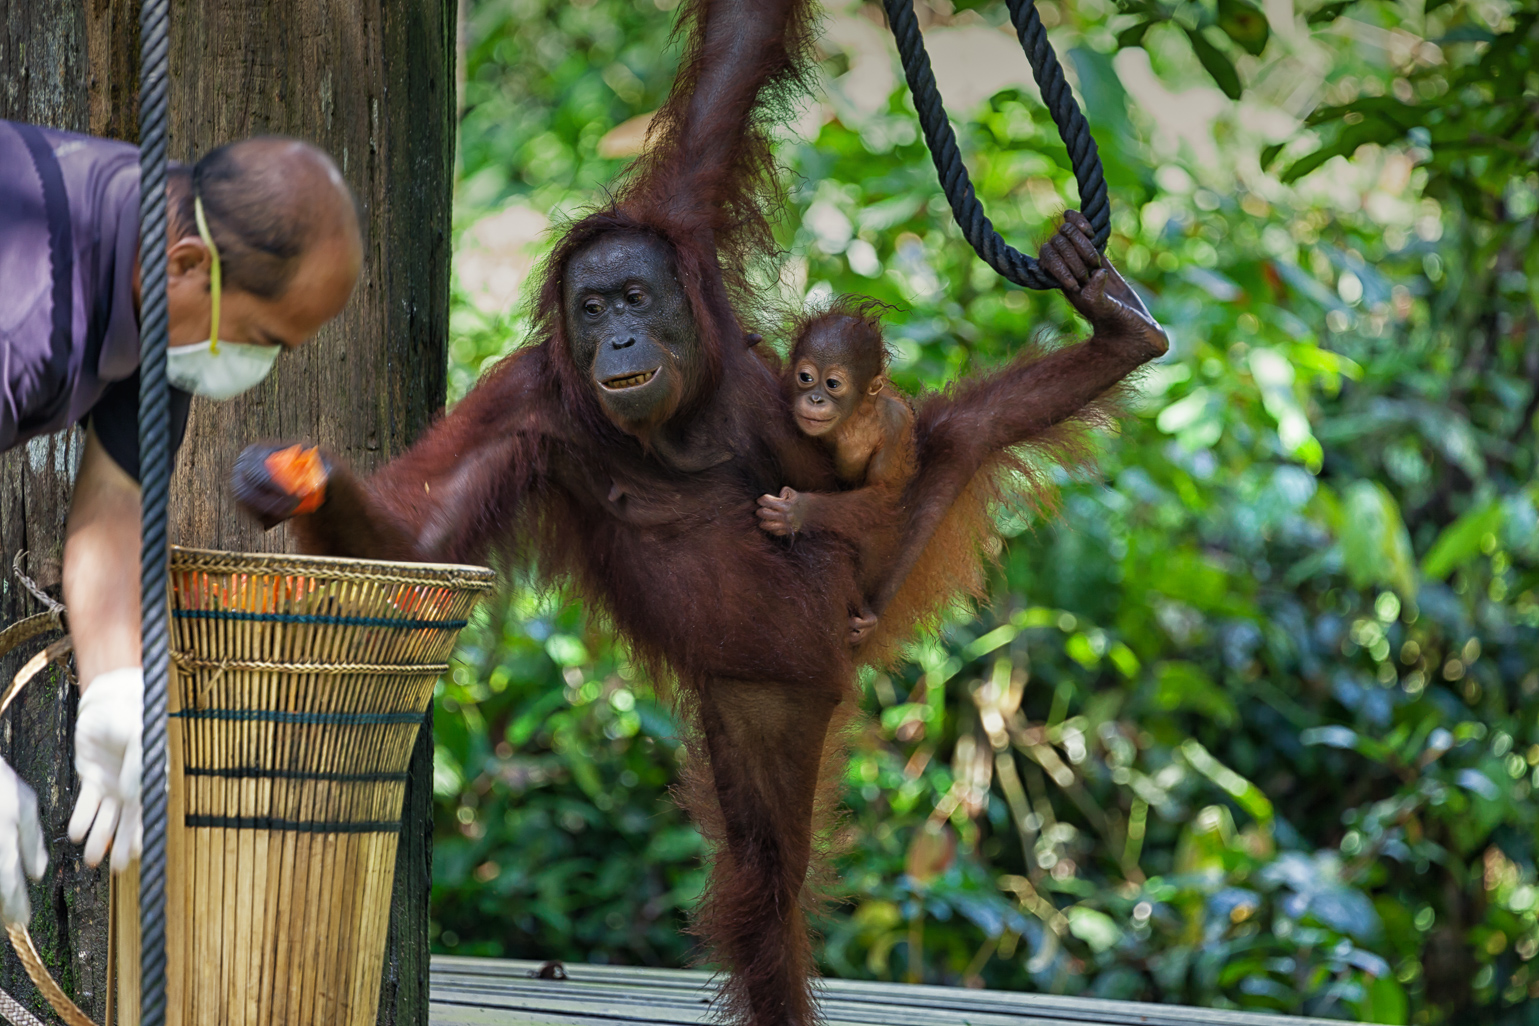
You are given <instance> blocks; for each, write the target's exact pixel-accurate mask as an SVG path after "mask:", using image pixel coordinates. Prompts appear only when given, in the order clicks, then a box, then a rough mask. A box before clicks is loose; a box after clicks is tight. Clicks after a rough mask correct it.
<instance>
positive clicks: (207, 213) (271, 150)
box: [174, 136, 363, 299]
mask: <svg viewBox="0 0 1539 1026" xmlns="http://www.w3.org/2000/svg"><path fill="white" fill-rule="evenodd" d="M179 171H181V173H180V174H178V175H176V177H177V178H181V179H182V181H181V182H178V183H177V184H178V185H181V186H182V188H180V189H177V192H178V195H176V197H175V204H174V209H175V213H174V217H175V220H176V228H177V229H178V230H179V233H180V234H181V235H184V236H187V235H194V234H196V232H197V222H196V219H195V217H194V212H193V202H194V200H195V199H201V200H202V201H203V215H204V217H205V218H206V219H207V220H208V226H209V231H210V232H211V233H212V235H213V237H214V243H215V245H217V246H218V247H219V256H220V263H221V264H222V265H223V270H224V284H225V287H226V288H229V289H239V290H241V291H244V292H249V293H251V294H252V295H255V296H258V297H260V298H263V299H277V298H279V297H280V296H282V295H283V294H284V292H285V291H286V290H287V289H288V287H289V286H290V284H291V283H292V282H293V281H294V279H295V277H296V275H297V274H298V272H299V271H300V269H301V266H304V267H306V268H307V270H308V269H311V268H310V265H311V264H312V263H316V262H315V261H312V260H311V259H309V258H310V257H312V256H315V255H318V254H317V253H315V252H314V251H316V250H324V251H327V256H328V257H329V258H330V260H331V261H334V262H332V263H331V265H330V266H331V267H332V268H333V269H334V270H336V271H347V272H349V273H348V274H347V277H348V278H349V279H350V280H349V281H348V282H347V291H351V288H352V281H351V279H353V278H356V277H357V269H358V262H359V261H360V260H361V259H362V251H363V246H362V238H361V235H360V232H359V228H358V211H357V206H356V204H355V202H354V199H353V194H352V192H351V191H350V190H349V189H348V187H347V183H345V182H344V181H343V180H342V175H341V174H340V173H339V172H338V171H337V166H336V165H335V164H334V163H332V160H331V158H330V157H328V156H327V155H326V154H325V153H323V152H322V151H321V150H318V149H316V148H315V147H314V146H311V145H310V144H309V143H305V142H301V141H300V140H298V139H289V138H285V137H283V136H258V137H257V138H253V139H246V140H244V141H242V142H237V143H230V144H229V145H227V146H221V147H219V148H218V149H216V150H212V151H210V152H209V153H208V154H207V155H205V156H204V157H203V159H202V160H200V161H198V162H197V164H195V165H194V166H193V167H192V168H191V169H190V170H184V169H179ZM338 265H340V266H338ZM326 266H327V265H326V264H318V266H317V267H316V268H314V269H316V270H320V269H324V268H325V267H326ZM344 299H345V297H344Z"/></svg>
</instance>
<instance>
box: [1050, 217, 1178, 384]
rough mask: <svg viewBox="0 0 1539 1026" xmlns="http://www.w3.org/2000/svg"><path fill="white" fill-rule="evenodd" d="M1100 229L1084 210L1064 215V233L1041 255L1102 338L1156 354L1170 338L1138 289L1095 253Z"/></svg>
mask: <svg viewBox="0 0 1539 1026" xmlns="http://www.w3.org/2000/svg"><path fill="white" fill-rule="evenodd" d="M1094 237H1095V230H1094V229H1092V228H1091V227H1090V222H1089V221H1088V220H1086V219H1085V215H1083V214H1081V213H1080V212H1079V211H1078V210H1071V211H1069V212H1068V213H1067V214H1065V215H1064V219H1063V224H1061V225H1059V227H1058V233H1057V234H1056V235H1054V236H1053V237H1052V238H1051V239H1048V240H1047V243H1046V244H1045V245H1044V246H1043V247H1042V254H1041V256H1040V257H1039V258H1038V259H1039V261H1040V263H1041V264H1042V266H1043V267H1045V268H1047V270H1048V273H1049V274H1051V275H1052V276H1053V277H1054V278H1056V279H1057V280H1058V284H1059V285H1061V286H1062V287H1063V294H1064V296H1066V297H1067V298H1068V300H1069V302H1070V303H1071V304H1073V306H1074V309H1076V310H1078V311H1079V313H1080V315H1081V316H1082V317H1084V318H1085V320H1087V321H1089V322H1090V324H1091V326H1092V327H1093V328H1095V333H1096V335H1098V336H1101V337H1102V338H1106V339H1116V340H1119V341H1130V342H1136V343H1138V344H1141V345H1147V346H1148V347H1150V348H1151V349H1152V350H1153V351H1154V352H1153V355H1154V356H1161V355H1163V354H1164V353H1165V351H1166V350H1167V349H1169V348H1170V340H1169V339H1168V338H1166V337H1165V329H1163V328H1161V327H1160V325H1159V322H1157V321H1156V320H1155V319H1154V318H1153V317H1152V316H1150V314H1149V311H1148V309H1147V308H1146V307H1145V306H1144V302H1143V300H1142V299H1139V298H1138V293H1136V292H1134V291H1133V289H1132V287H1131V286H1129V285H1128V283H1127V282H1126V281H1124V280H1123V278H1122V275H1120V274H1118V273H1117V269H1116V268H1114V267H1112V265H1111V263H1110V262H1109V261H1107V260H1105V259H1104V258H1102V256H1101V254H1099V253H1097V252H1096V251H1095V243H1094V242H1092V241H1091V240H1092V239H1093V238H1094Z"/></svg>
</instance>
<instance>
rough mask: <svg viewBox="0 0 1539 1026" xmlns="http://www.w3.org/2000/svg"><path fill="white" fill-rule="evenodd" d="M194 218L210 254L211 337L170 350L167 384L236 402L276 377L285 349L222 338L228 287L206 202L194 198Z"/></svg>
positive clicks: (167, 357)
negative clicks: (221, 319) (222, 307)
mask: <svg viewBox="0 0 1539 1026" xmlns="http://www.w3.org/2000/svg"><path fill="white" fill-rule="evenodd" d="M192 210H193V215H194V217H195V218H196V219H197V222H198V234H199V235H200V236H202V237H203V244H204V245H205V246H207V247H208V254H209V275H208V276H209V326H208V327H209V335H210V338H209V340H208V341H205V342H198V343H196V344H194V345H190V346H170V347H168V348H167V349H166V380H167V381H169V382H171V384H172V385H174V386H176V387H177V388H180V389H181V390H182V391H183V392H191V393H192V394H193V395H201V396H203V397H204V398H206V399H214V400H220V399H232V398H234V397H235V396H238V395H240V394H241V393H242V392H246V391H249V390H250V389H253V388H255V387H256V386H257V385H260V384H261V383H262V379H263V378H265V377H267V375H268V374H270V373H272V369H273V361H274V360H276V359H278V354H279V353H280V352H281V351H282V349H283V347H282V346H254V345H250V344H248V343H245V342H225V341H223V340H222V339H221V340H220V341H218V342H215V341H214V339H217V338H219V300H220V297H221V294H222V293H223V291H224V287H223V285H224V283H223V281H222V277H223V276H222V274H221V272H220V267H219V247H217V246H215V245H214V236H213V235H212V233H210V232H209V230H208V221H207V220H206V219H205V218H204V216H203V198H202V197H201V196H195V197H193V201H192Z"/></svg>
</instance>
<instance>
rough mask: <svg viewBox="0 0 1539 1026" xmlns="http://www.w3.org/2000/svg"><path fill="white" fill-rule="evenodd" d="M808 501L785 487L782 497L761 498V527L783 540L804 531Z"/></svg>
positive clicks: (794, 490) (759, 509) (759, 512)
mask: <svg viewBox="0 0 1539 1026" xmlns="http://www.w3.org/2000/svg"><path fill="white" fill-rule="evenodd" d="M806 506H807V500H806V499H804V498H803V497H802V495H801V493H799V492H798V491H796V489H794V488H791V487H785V488H782V489H780V495H779V496H774V495H761V496H759V508H758V510H757V511H756V512H757V513H758V516H759V526H760V527H761V528H763V529H764V530H766V531H768V532H769V533H770V534H773V535H778V536H780V537H782V538H784V537H786V536H787V535H792V534H795V533H796V532H797V531H800V530H801V529H802V519H803V514H804V513H805V511H806Z"/></svg>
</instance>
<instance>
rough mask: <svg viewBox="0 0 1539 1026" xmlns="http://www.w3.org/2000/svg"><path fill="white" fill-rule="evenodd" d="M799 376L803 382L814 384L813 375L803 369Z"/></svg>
mask: <svg viewBox="0 0 1539 1026" xmlns="http://www.w3.org/2000/svg"><path fill="white" fill-rule="evenodd" d="M797 377H798V378H800V379H801V383H802V384H804V385H810V384H812V375H811V374H808V373H807V372H806V371H802V372H801V373H800V374H798V375H797Z"/></svg>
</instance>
